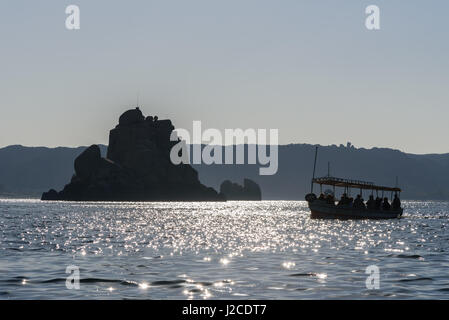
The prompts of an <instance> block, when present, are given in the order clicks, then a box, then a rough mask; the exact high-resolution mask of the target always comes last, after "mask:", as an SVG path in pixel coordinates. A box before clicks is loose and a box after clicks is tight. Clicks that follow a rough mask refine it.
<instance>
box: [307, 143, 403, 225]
mask: <svg viewBox="0 0 449 320" xmlns="http://www.w3.org/2000/svg"><path fill="white" fill-rule="evenodd" d="M317 152H318V147H316V149H315V162H314V168H313V176H312V181H311V191H310V193H309V194H307V195H306V197H305V198H306V201H307V202H308V205H309V209H310V212H311V214H310V217H311V218H313V219H317V218H318V219H320V218H321V219H396V218H400V217H401V216H402V213H403V208H402V207H401V205H400V200H399V197H400V193H401V191H402V190H401V188H399V187H386V186H380V185H376V184H374V183H373V182H368V181H361V180H351V179H342V178H336V177H332V176H330V174H329V173H328V176H326V177H320V178H315V168H316V159H317ZM315 184H317V185H319V186H320V196H319V197H317V196H316V195H315V194H314V193H313V187H314V185H315ZM323 186H330V187H332V190H326V191H325V193H326V195H324V194H323ZM336 188H343V189H344V191H343V192H344V193H343V195H342V198H341V200H340V201H339V202H338V203H337V204H336V199H335V191H336ZM352 190H357V191H360V193H359V195H358V196H357V199H356V200H353V199H352V198H349V197H348V195H350V194H351V191H352ZM363 191H365V192H366V191H367V192H368V193H370V200H369V201H368V202H367V204H366V205H365V203H364V202H363V199H362V196H363ZM374 194H375V195H376V200H374ZM380 195H381V196H382V197H381V198H380V197H379V196H380ZM389 195H390V199H391V200H392V205H390V203H389V202H388V196H389ZM393 199H394V200H393ZM379 200H380V201H379ZM382 201H383V202H382Z"/></svg>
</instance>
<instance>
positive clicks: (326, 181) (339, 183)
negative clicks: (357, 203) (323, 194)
mask: <svg viewBox="0 0 449 320" xmlns="http://www.w3.org/2000/svg"><path fill="white" fill-rule="evenodd" d="M312 181H313V183H317V184H323V185H329V186H336V187H348V188H354V189H367V190H382V191H394V192H401V189H400V188H397V187H394V188H393V187H383V186H377V185H375V184H374V183H372V182H368V181H360V180H351V179H341V178H335V177H322V178H315V179H313V180H312Z"/></svg>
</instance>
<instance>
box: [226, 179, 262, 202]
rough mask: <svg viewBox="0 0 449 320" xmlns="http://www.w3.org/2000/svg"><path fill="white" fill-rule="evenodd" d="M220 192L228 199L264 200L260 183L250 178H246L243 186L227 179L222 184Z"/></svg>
mask: <svg viewBox="0 0 449 320" xmlns="http://www.w3.org/2000/svg"><path fill="white" fill-rule="evenodd" d="M220 193H221V194H223V195H224V196H225V197H226V199H227V200H262V191H261V190H260V187H259V185H258V184H257V183H255V182H254V181H253V180H250V179H244V180H243V186H241V185H239V184H238V183H234V182H231V181H229V180H225V181H223V183H222V184H221V185H220Z"/></svg>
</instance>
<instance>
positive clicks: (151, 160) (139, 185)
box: [41, 108, 226, 201]
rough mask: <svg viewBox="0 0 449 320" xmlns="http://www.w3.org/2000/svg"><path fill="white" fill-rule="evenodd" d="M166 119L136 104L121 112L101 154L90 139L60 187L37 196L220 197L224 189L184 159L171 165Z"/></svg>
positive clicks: (84, 198) (114, 198)
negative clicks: (200, 176)
mask: <svg viewBox="0 0 449 320" xmlns="http://www.w3.org/2000/svg"><path fill="white" fill-rule="evenodd" d="M173 130H174V127H173V125H172V123H171V121H170V120H158V118H157V117H154V118H153V117H151V116H149V117H146V118H145V117H144V116H143V114H142V112H141V111H140V109H139V108H136V109H132V110H128V111H126V112H125V113H123V114H122V115H121V116H120V119H119V124H118V125H117V126H116V127H115V128H114V129H112V130H111V131H110V133H109V146H108V151H107V156H106V158H102V157H101V152H100V148H99V147H98V145H92V146H90V147H89V148H87V149H86V150H85V151H84V152H83V153H82V154H81V155H79V156H78V157H77V158H76V159H75V164H74V167H75V174H74V175H73V177H72V179H71V181H70V183H69V184H67V185H66V186H65V187H64V189H63V190H62V191H60V192H57V191H56V190H53V189H52V190H50V191H48V192H45V193H43V194H42V198H41V199H42V200H68V201H224V200H226V199H225V197H224V195H223V194H218V193H217V191H215V190H214V189H213V188H210V187H206V186H205V185H203V184H201V182H200V181H199V179H198V173H197V171H196V170H195V169H193V168H192V167H191V166H190V165H188V164H179V165H174V164H173V163H172V162H171V161H170V150H171V148H172V146H173V145H175V144H176V143H177V141H170V135H171V133H172V131H173Z"/></svg>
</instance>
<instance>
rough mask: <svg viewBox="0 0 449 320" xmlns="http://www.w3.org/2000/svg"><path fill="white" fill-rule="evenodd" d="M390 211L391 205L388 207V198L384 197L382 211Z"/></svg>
mask: <svg viewBox="0 0 449 320" xmlns="http://www.w3.org/2000/svg"><path fill="white" fill-rule="evenodd" d="M390 209H391V205H390V203H389V202H388V198H387V197H385V198H384V202H383V203H382V210H386V211H388V210H390Z"/></svg>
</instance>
